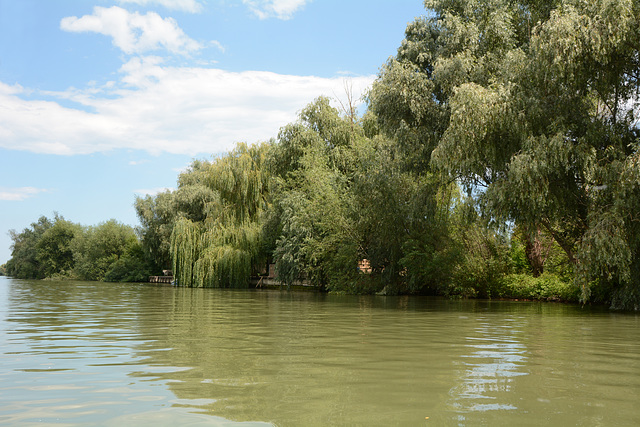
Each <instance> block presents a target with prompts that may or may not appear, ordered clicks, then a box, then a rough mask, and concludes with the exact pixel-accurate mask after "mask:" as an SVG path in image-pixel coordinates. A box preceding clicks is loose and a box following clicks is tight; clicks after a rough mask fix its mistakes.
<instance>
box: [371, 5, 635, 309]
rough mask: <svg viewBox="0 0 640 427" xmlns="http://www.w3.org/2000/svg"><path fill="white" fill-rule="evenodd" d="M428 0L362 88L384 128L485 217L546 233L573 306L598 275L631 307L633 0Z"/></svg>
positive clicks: (415, 161) (536, 267) (614, 297)
mask: <svg viewBox="0 0 640 427" xmlns="http://www.w3.org/2000/svg"><path fill="white" fill-rule="evenodd" d="M425 5H426V7H427V8H430V9H432V10H433V11H434V12H435V13H433V14H430V15H428V16H427V17H424V18H420V19H418V20H416V22H414V23H413V24H410V25H409V26H408V28H407V33H406V39H405V41H404V42H403V43H402V46H401V47H400V49H399V50H398V55H397V56H396V58H394V59H392V60H390V61H389V63H388V64H387V65H386V66H385V67H384V68H383V69H382V72H381V75H380V78H379V79H378V81H377V82H376V83H375V84H374V87H373V89H372V91H371V94H370V101H371V109H372V110H373V111H374V112H375V113H376V115H377V116H378V118H379V122H380V125H381V129H382V130H383V131H384V132H385V133H387V134H388V135H390V136H393V137H394V138H395V139H397V141H398V143H399V145H400V146H401V147H404V151H405V152H409V153H415V156H414V158H412V157H411V154H409V155H408V157H407V158H408V159H409V160H410V162H409V164H410V165H414V166H418V167H419V168H422V170H429V169H430V168H436V169H437V170H439V171H442V172H444V173H446V174H447V175H448V176H449V177H451V178H452V179H455V180H458V181H459V182H461V183H463V184H464V185H465V187H466V188H467V189H468V190H469V191H473V192H475V194H476V195H477V199H478V201H479V202H480V206H481V208H482V211H483V212H484V214H485V215H486V216H487V217H488V218H489V217H490V218H492V219H493V220H495V221H498V222H501V223H506V222H514V223H515V224H517V225H518V226H520V227H523V228H524V229H527V230H542V232H543V234H544V235H545V236H549V237H551V238H553V240H554V241H555V243H556V244H557V246H559V247H560V248H562V250H563V251H564V253H565V255H566V259H567V260H568V262H569V263H570V264H572V266H573V267H572V268H569V269H565V270H573V272H575V274H576V276H575V277H576V280H577V283H579V284H580V285H581V288H582V290H583V291H582V300H583V301H586V300H587V299H588V298H589V296H590V288H591V284H595V283H597V284H598V285H597V286H599V291H602V290H603V289H608V290H609V291H608V292H610V294H609V298H608V299H610V302H611V304H612V306H615V307H629V308H633V307H636V306H640V299H637V300H636V298H637V296H640V276H639V275H638V274H634V273H635V272H637V271H638V270H639V269H640V267H639V264H640V257H639V256H638V254H639V249H640V238H639V237H640V234H639V231H638V228H639V227H638V225H637V223H638V222H637V219H636V218H635V216H636V214H635V213H636V212H637V211H638V209H639V208H640V197H639V196H640V180H639V179H638V178H639V177H638V174H639V172H638V144H639V132H638V130H637V127H636V124H637V118H638V112H637V108H638V104H637V96H638V92H639V90H640V79H639V78H638V77H639V76H638V72H637V70H638V69H640V54H639V48H640V32H639V31H638V28H639V26H640V22H639V19H638V17H639V16H640V4H639V3H638V2H636V1H633V0H597V1H593V2H584V1H574V0H565V1H554V2H540V1H520V2H514V1H511V0H496V1H491V2H479V1H477V0H456V1H450V0H429V1H427V2H425ZM416 157H417V158H416ZM420 159H422V163H421V162H420ZM419 168H418V169H419ZM530 254H531V253H529V255H530ZM528 258H529V261H530V262H531V261H535V258H531V257H528ZM540 260H541V259H540V257H538V258H537V261H540ZM530 265H531V267H532V268H533V273H534V274H540V270H541V268H540V267H541V265H540V264H539V262H537V263H534V264H530ZM562 274H563V275H564V276H563V277H565V276H566V271H565V272H564V273H562ZM570 274H571V273H569V275H570ZM604 283H608V285H606V286H605V285H604Z"/></svg>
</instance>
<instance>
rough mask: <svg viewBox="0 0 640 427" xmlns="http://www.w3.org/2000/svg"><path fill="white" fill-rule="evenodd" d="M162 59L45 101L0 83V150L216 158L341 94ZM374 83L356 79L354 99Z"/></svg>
mask: <svg viewBox="0 0 640 427" xmlns="http://www.w3.org/2000/svg"><path fill="white" fill-rule="evenodd" d="M162 61H163V60H162V59H161V58H157V57H144V58H137V57H136V58H133V59H131V60H130V61H128V62H127V63H125V64H124V65H123V66H122V68H121V69H120V72H121V74H122V78H121V82H120V83H113V82H112V83H111V84H109V85H107V86H105V87H103V88H91V89H86V90H69V91H65V92H55V93H54V92H49V93H46V95H48V97H49V98H48V100H44V99H30V98H26V95H27V92H28V91H27V90H25V89H24V88H22V87H21V86H18V85H14V86H10V85H6V84H4V83H2V82H0V147H2V148H6V149H14V150H27V151H31V152H35V153H48V154H60V155H74V154H90V153H95V152H106V151H110V150H114V149H120V148H125V149H137V150H145V151H147V152H149V153H152V154H159V153H161V152H167V153H175V154H187V155H196V154H202V153H207V154H211V153H219V152H224V151H227V150H229V149H231V148H232V147H233V144H234V143H235V142H239V141H244V142H249V143H252V142H257V141H263V140H267V139H269V138H271V137H275V136H277V132H278V129H279V128H280V127H281V126H284V125H285V124H287V123H289V122H292V121H294V120H295V119H296V115H297V113H298V112H299V111H300V110H301V109H302V108H303V107H304V106H305V105H306V104H308V103H309V102H311V101H313V99H315V98H317V97H318V96H321V95H325V96H329V97H336V96H341V95H342V94H343V92H344V79H343V78H341V77H336V78H321V77H314V76H294V75H284V74H276V73H271V72H263V71H244V72H230V71H225V70H220V69H210V68H196V67H163V66H162ZM374 78H375V76H366V77H354V78H352V79H351V83H352V85H353V93H354V95H355V97H356V98H357V97H359V96H360V95H361V94H362V93H363V92H364V91H365V90H366V88H367V87H369V85H370V84H371V83H372V81H373V80H374ZM40 95H43V94H40ZM62 100H64V101H65V106H63V105H62ZM70 104H72V105H74V106H77V107H75V108H74V107H70V106H68V105H70Z"/></svg>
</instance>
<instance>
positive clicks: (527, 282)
mask: <svg viewBox="0 0 640 427" xmlns="http://www.w3.org/2000/svg"><path fill="white" fill-rule="evenodd" d="M495 296H496V297H502V298H516V299H526V300H539V301H565V302H578V299H579V297H580V290H579V289H578V287H577V286H576V285H575V284H573V283H570V282H565V281H563V280H561V279H560V278H559V277H558V276H556V275H554V274H551V273H544V274H542V275H541V276H539V277H533V276H530V275H528V274H509V275H506V276H504V277H502V278H501V280H500V286H499V287H498V289H497V290H496V293H495Z"/></svg>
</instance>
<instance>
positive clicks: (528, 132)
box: [10, 0, 640, 309]
mask: <svg viewBox="0 0 640 427" xmlns="http://www.w3.org/2000/svg"><path fill="white" fill-rule="evenodd" d="M425 7H426V9H427V11H428V12H427V14H426V15H425V16H422V17H419V18H416V19H415V21H414V22H412V23H410V24H409V25H408V26H407V30H406V34H405V39H404V40H403V41H402V43H401V45H400V47H399V48H398V52H397V54H396V55H395V56H394V57H391V58H390V59H389V60H388V61H387V62H386V63H385V64H384V65H383V66H382V67H381V70H380V73H379V76H378V78H377V80H376V81H375V82H374V84H373V86H372V88H371V90H370V91H369V93H368V95H367V99H366V101H367V110H366V112H365V113H364V114H363V115H362V116H358V115H357V114H355V110H354V108H353V105H352V104H351V102H349V103H347V105H344V106H343V109H342V111H340V110H338V109H336V108H333V107H332V106H331V104H330V101H329V99H327V98H322V97H321V98H318V99H316V100H315V101H313V102H312V103H311V104H309V105H308V106H307V107H305V108H304V109H303V110H302V111H301V112H300V113H299V116H298V120H297V121H295V122H294V123H291V124H288V125H286V126H284V127H283V128H281V130H280V132H279V134H278V135H277V137H276V138H274V139H272V140H270V141H266V142H262V143H257V144H253V145H247V144H242V143H241V144H237V145H236V147H235V148H234V149H233V150H232V151H231V152H229V153H226V154H224V155H221V156H218V157H215V158H213V159H212V160H210V161H204V160H197V161H194V162H193V163H192V164H191V166H190V168H189V169H188V170H187V171H186V172H184V173H182V174H181V175H180V177H179V179H178V187H177V190H175V191H167V192H164V193H160V194H158V195H156V196H153V197H152V196H147V197H144V198H138V199H137V200H136V202H135V206H136V211H137V213H138V217H139V218H140V222H141V227H140V229H139V237H140V241H139V249H140V253H141V254H142V258H140V259H141V260H144V259H146V262H147V263H149V264H153V266H152V269H154V270H159V269H162V268H172V269H173V271H174V273H175V276H176V279H177V282H178V284H180V285H181V286H202V287H244V286H248V284H249V281H250V278H251V276H252V275H256V274H259V273H260V272H262V271H263V270H264V268H265V266H266V265H268V264H270V263H274V264H275V265H276V267H277V271H278V277H279V280H280V281H281V282H282V283H284V284H287V285H289V284H292V283H294V282H296V281H297V280H301V279H303V280H305V281H307V282H308V283H310V284H312V285H314V286H316V287H317V288H319V289H324V290H328V291H334V292H349V293H382V294H397V293H422V294H438V295H462V296H478V297H507V296H508V297H518V298H537V299H560V300H569V301H577V300H580V301H582V302H597V303H605V304H609V305H610V306H612V307H614V308H626V309H638V308H639V307H640V256H639V253H638V251H639V249H640V222H639V221H640V219H639V218H638V212H640V154H639V153H640V152H639V150H638V147H639V142H640V134H639V131H638V127H637V124H638V102H639V99H640V97H639V95H640V85H639V81H640V80H639V77H640V54H639V50H640V30H639V28H640V25H639V17H640V5H639V4H638V3H637V2H635V1H633V0H606V1H605V0H596V1H592V2H584V1H579V0H555V1H540V0H520V1H515V0H492V1H489V2H486V1H480V0H427V1H425ZM54 222H55V221H54ZM15 242H16V239H14V252H15V250H16V243H15ZM13 259H15V255H14V258H13ZM74 259H75V258H74ZM78 259H80V257H78ZM363 260H367V264H368V267H367V269H366V271H363V269H359V268H358V267H359V265H362V264H361V263H362V261H363ZM10 262H11V261H10ZM105 274H106V273H105Z"/></svg>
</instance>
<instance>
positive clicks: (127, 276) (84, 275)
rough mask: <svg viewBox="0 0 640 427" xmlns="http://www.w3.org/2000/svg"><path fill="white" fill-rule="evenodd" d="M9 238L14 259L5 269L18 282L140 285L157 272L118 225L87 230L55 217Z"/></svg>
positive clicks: (127, 228) (131, 233)
mask: <svg viewBox="0 0 640 427" xmlns="http://www.w3.org/2000/svg"><path fill="white" fill-rule="evenodd" d="M9 234H10V235H11V239H12V241H13V244H12V246H11V249H12V253H11V255H12V257H11V259H10V260H9V261H8V262H7V263H6V264H5V265H4V266H3V267H4V270H5V274H6V275H8V276H12V277H16V278H21V279H45V278H49V279H80V280H98V281H108V282H135V281H147V280H148V276H149V274H150V272H151V271H152V268H153V263H152V262H150V260H149V258H148V257H146V256H145V253H144V251H143V250H142V245H141V243H140V241H139V239H138V237H137V236H136V233H135V231H134V229H133V228H132V227H131V226H128V225H125V224H120V223H118V222H117V221H115V220H109V221H107V222H104V223H102V224H99V225H96V226H89V227H84V226H81V225H80V224H75V223H72V222H70V221H67V220H66V219H64V217H62V216H60V215H58V214H55V215H54V217H53V218H51V219H50V218H47V217H46V216H41V217H40V218H39V219H38V221H37V222H34V223H32V224H31V226H30V227H28V228H25V229H24V230H22V231H21V232H17V231H15V230H11V231H10V232H9Z"/></svg>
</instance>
